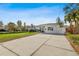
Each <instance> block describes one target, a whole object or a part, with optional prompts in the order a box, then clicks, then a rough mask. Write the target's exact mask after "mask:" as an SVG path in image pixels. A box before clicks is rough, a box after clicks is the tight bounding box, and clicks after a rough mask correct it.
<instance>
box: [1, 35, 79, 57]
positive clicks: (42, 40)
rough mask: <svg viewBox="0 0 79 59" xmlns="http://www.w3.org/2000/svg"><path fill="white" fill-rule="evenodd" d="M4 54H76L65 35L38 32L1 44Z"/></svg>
mask: <svg viewBox="0 0 79 59" xmlns="http://www.w3.org/2000/svg"><path fill="white" fill-rule="evenodd" d="M0 55H1V56H2V55H3V56H12V55H13V56H76V55H78V54H77V53H76V52H75V51H74V50H73V48H72V47H71V45H70V44H69V42H68V41H67V39H66V38H65V36H64V35H50V34H37V35H33V36H29V37H24V38H20V39H16V40H12V41H8V42H4V43H1V44H0Z"/></svg>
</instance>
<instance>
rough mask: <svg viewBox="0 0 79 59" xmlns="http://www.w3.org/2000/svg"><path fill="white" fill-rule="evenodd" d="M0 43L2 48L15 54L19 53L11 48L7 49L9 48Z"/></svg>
mask: <svg viewBox="0 0 79 59" xmlns="http://www.w3.org/2000/svg"><path fill="white" fill-rule="evenodd" d="M0 45H1V46H2V47H3V48H5V49H7V50H8V51H10V52H12V53H14V54H15V55H17V56H20V55H19V54H17V53H16V52H14V51H12V50H11V49H9V48H7V47H6V46H4V45H2V44H0ZM5 53H6V52H5Z"/></svg>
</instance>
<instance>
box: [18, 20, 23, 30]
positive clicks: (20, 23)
mask: <svg viewBox="0 0 79 59" xmlns="http://www.w3.org/2000/svg"><path fill="white" fill-rule="evenodd" d="M17 26H18V30H19V31H22V22H21V20H18V21H17Z"/></svg>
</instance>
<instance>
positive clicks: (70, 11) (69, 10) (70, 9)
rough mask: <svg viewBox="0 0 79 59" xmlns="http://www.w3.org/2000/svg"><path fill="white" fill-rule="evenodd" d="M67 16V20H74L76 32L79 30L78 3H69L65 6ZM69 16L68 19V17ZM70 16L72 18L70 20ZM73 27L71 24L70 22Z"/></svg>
mask: <svg viewBox="0 0 79 59" xmlns="http://www.w3.org/2000/svg"><path fill="white" fill-rule="evenodd" d="M64 11H65V14H66V17H65V20H66V21H68V22H69V21H70V23H72V22H74V23H75V24H74V27H75V32H76V31H77V32H78V30H79V28H78V25H79V6H78V4H75V3H74V4H67V6H66V7H65V8H64ZM66 18H68V19H66ZM69 18H70V19H71V20H69ZM70 27H71V24H70Z"/></svg>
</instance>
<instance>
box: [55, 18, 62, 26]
mask: <svg viewBox="0 0 79 59" xmlns="http://www.w3.org/2000/svg"><path fill="white" fill-rule="evenodd" d="M56 23H57V24H58V25H59V26H60V27H63V26H64V23H63V22H62V21H61V19H60V17H57V19H56Z"/></svg>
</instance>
